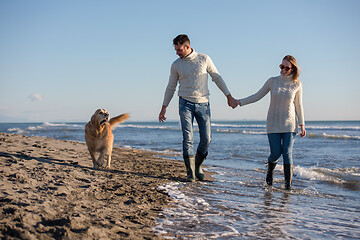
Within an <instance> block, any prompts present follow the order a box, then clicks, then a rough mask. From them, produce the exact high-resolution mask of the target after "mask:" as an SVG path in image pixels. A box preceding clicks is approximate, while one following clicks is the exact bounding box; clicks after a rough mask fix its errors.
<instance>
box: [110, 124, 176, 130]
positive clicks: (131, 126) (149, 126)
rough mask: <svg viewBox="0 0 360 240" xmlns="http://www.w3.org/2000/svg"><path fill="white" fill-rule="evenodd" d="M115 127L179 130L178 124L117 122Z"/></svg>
mask: <svg viewBox="0 0 360 240" xmlns="http://www.w3.org/2000/svg"><path fill="white" fill-rule="evenodd" d="M115 128H137V129H155V130H156V129H165V130H180V127H179V126H166V125H165V126H155V125H154V126H153V125H136V124H119V125H117V126H116V127H115Z"/></svg>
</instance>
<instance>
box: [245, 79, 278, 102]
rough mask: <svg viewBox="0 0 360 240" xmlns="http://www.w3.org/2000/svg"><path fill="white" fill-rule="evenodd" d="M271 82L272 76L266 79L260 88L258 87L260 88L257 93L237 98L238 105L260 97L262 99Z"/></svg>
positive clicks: (254, 100)
mask: <svg viewBox="0 0 360 240" xmlns="http://www.w3.org/2000/svg"><path fill="white" fill-rule="evenodd" d="M271 82H272V78H270V79H269V80H267V81H266V82H265V84H264V85H263V86H262V88H260V90H259V91H258V92H257V93H255V94H253V95H251V96H249V97H246V98H243V99H239V100H238V102H239V105H240V106H245V105H247V104H250V103H254V102H257V101H259V100H260V99H262V98H263V97H264V96H265V95H266V94H267V93H268V92H269V91H270V87H271Z"/></svg>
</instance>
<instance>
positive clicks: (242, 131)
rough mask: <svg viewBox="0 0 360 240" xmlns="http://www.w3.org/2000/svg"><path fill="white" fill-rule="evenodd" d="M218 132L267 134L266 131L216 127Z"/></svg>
mask: <svg viewBox="0 0 360 240" xmlns="http://www.w3.org/2000/svg"><path fill="white" fill-rule="evenodd" d="M215 131H216V132H218V133H242V134H250V135H265V134H266V132H263V131H261V132H256V131H247V130H231V129H215Z"/></svg>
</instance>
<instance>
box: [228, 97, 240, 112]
mask: <svg viewBox="0 0 360 240" xmlns="http://www.w3.org/2000/svg"><path fill="white" fill-rule="evenodd" d="M226 97H227V102H228V105H229V107H232V108H233V109H234V108H236V107H237V106H238V105H239V102H238V101H237V100H236V99H235V98H233V97H232V96H231V94H229V95H227V96H226Z"/></svg>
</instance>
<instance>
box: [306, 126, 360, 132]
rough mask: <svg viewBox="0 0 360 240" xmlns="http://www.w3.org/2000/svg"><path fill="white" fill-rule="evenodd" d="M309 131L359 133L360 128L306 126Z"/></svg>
mask: <svg viewBox="0 0 360 240" xmlns="http://www.w3.org/2000/svg"><path fill="white" fill-rule="evenodd" d="M306 129H307V130H349V131H359V130H360V126H311V125H307V126H306Z"/></svg>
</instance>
